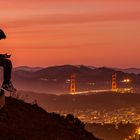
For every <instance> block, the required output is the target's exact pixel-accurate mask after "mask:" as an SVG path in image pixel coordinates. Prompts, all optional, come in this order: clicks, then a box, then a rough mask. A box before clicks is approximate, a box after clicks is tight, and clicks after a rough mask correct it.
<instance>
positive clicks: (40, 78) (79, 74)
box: [13, 65, 140, 94]
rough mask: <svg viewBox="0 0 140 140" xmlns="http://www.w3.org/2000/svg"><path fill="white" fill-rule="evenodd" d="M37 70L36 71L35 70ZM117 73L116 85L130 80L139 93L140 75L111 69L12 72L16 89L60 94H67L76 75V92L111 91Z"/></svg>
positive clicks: (80, 67) (55, 68) (81, 67)
mask: <svg viewBox="0 0 140 140" xmlns="http://www.w3.org/2000/svg"><path fill="white" fill-rule="evenodd" d="M37 69H38V70H37ZM114 73H117V84H118V86H123V85H124V83H122V81H123V79H125V78H130V79H131V85H130V86H133V87H134V88H135V89H136V92H138V91H140V86H139V85H140V75H137V74H134V73H128V72H127V73H126V72H123V70H116V69H113V68H107V67H100V68H95V67H92V66H84V65H78V66H75V65H62V66H52V67H47V68H34V69H32V70H30V68H26V67H25V68H24V67H23V68H22V67H21V68H17V69H16V70H14V72H13V80H14V82H15V84H16V86H17V88H18V89H24V90H32V91H37V92H46V91H48V92H49V93H55V94H61V93H68V92H69V80H70V76H71V75H72V74H76V84H77V90H78V91H83V90H90V89H111V78H112V74H114Z"/></svg>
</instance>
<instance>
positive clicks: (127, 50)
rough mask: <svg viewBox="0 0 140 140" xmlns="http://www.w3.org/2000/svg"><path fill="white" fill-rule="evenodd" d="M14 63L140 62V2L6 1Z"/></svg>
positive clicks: (4, 21)
mask: <svg viewBox="0 0 140 140" xmlns="http://www.w3.org/2000/svg"><path fill="white" fill-rule="evenodd" d="M0 9H1V13H0V19H1V22H0V28H2V29H3V30H4V31H5V33H6V34H7V39H6V40H1V41H0V47H1V51H0V53H5V52H9V53H12V58H11V59H12V60H13V63H14V66H20V65H27V66H45V67H46V66H52V65H63V64H74V65H80V64H83V65H91V66H109V67H120V68H121V67H124V68H125V67H140V62H139V52H140V47H139V46H140V39H139V35H140V1H138V0H135V1H132V0H115V1H114V0H100V1H99V0H94V1H92V0H87V1H85V0H71V1H70V0H60V1H59V2H58V1H57V0H42V1H40V0H34V1H33V0H30V1H27V0H24V1H23V2H21V1H20V2H19V1H18V0H7V1H4V0H1V1H0Z"/></svg>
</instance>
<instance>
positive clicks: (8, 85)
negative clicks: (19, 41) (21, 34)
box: [0, 29, 16, 92]
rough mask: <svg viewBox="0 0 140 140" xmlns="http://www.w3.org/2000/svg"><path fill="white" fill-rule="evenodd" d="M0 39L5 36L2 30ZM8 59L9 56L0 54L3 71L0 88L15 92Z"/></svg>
mask: <svg viewBox="0 0 140 140" xmlns="http://www.w3.org/2000/svg"><path fill="white" fill-rule="evenodd" d="M1 39H6V35H5V33H4V32H3V30H1V29H0V40H1ZM10 57H11V55H9V54H0V66H2V67H3V69H4V74H3V84H2V86H1V88H3V89H5V90H7V91H10V92H15V91H16V89H15V87H14V86H13V84H12V82H11V73H12V62H11V60H10V59H9V58H10Z"/></svg>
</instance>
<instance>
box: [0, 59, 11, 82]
mask: <svg viewBox="0 0 140 140" xmlns="http://www.w3.org/2000/svg"><path fill="white" fill-rule="evenodd" d="M0 66H2V67H3V70H4V72H3V84H9V83H10V81H11V72H12V63H11V61H10V60H9V59H0Z"/></svg>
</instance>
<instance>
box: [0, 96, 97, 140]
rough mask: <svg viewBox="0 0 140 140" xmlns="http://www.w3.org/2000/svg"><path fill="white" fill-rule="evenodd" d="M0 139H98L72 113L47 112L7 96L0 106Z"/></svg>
mask: <svg viewBox="0 0 140 140" xmlns="http://www.w3.org/2000/svg"><path fill="white" fill-rule="evenodd" d="M0 140H99V139H97V138H95V137H94V136H93V135H92V134H91V133H89V132H87V131H86V130H85V125H84V123H82V122H81V121H80V120H79V119H77V118H74V116H73V115H70V114H69V115H67V116H60V115H59V114H56V113H48V112H46V111H45V110H43V109H42V108H40V107H38V105H37V104H28V103H24V102H23V101H21V100H17V99H14V98H11V97H7V98H6V105H5V107H4V108H3V109H1V110H0Z"/></svg>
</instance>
